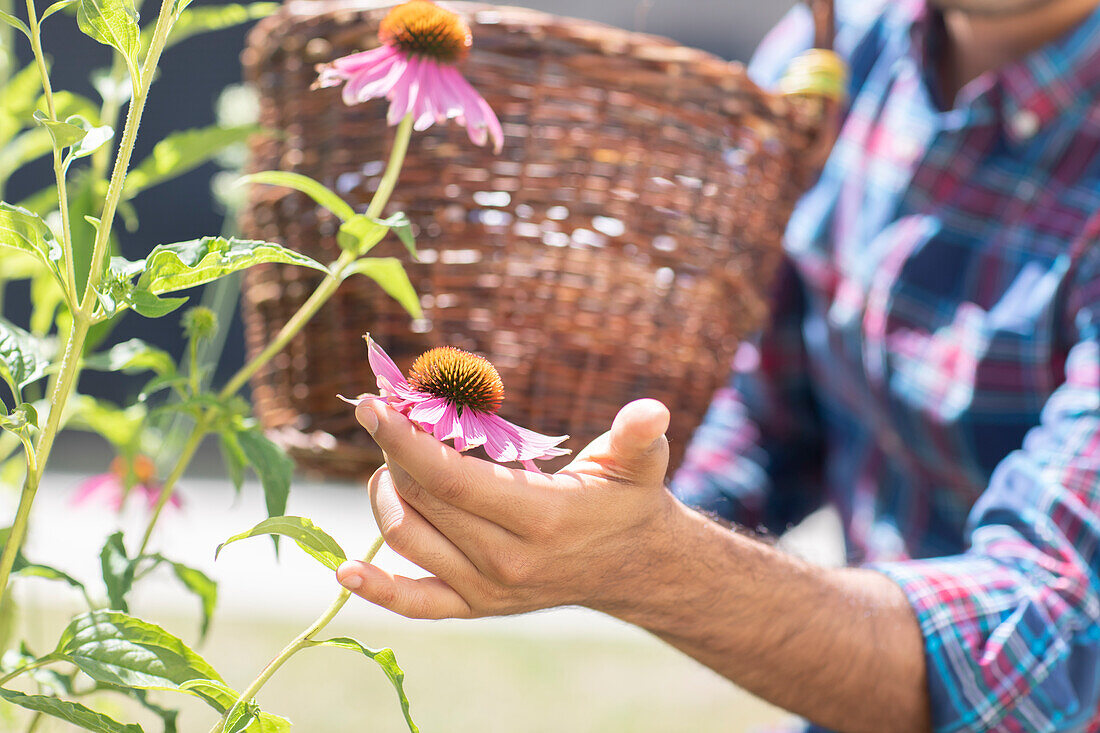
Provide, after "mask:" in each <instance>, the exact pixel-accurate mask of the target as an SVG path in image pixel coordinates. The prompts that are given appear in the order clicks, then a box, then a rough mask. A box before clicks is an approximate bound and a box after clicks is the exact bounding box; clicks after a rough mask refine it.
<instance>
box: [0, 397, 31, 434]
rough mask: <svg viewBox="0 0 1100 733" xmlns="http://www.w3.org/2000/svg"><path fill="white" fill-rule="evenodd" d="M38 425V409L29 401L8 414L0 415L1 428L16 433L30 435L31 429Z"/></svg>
mask: <svg viewBox="0 0 1100 733" xmlns="http://www.w3.org/2000/svg"><path fill="white" fill-rule="evenodd" d="M37 427H38V411H37V410H35V409H34V405H32V404H30V403H29V402H24V403H23V404H21V405H19V407H17V408H15V409H14V410H12V411H11V412H10V413H9V414H7V415H0V428H3V429H4V430H9V431H11V432H13V433H15V434H16V435H23V436H27V437H29V436H30V434H31V429H32V428H37Z"/></svg>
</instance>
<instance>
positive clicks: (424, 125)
mask: <svg viewBox="0 0 1100 733" xmlns="http://www.w3.org/2000/svg"><path fill="white" fill-rule="evenodd" d="M439 86H440V82H439V64H438V63H436V62H435V61H432V60H430V59H425V60H424V61H423V62H422V63H421V70H420V96H419V98H418V99H417V101H416V106H415V107H414V108H413V114H414V115H415V116H416V122H415V123H414V124H413V129H414V130H416V131H418V132H421V131H424V130H427V129H428V128H429V127H431V126H432V123H433V122H435V121H436V120H437V119H438V118H439V110H440V107H439V105H438V104H437V102H436V100H437V99H438V98H439V93H440V90H439Z"/></svg>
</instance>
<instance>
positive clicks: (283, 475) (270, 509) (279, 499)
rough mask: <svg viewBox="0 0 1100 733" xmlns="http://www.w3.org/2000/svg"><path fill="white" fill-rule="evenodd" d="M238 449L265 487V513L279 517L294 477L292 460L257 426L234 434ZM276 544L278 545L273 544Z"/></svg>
mask: <svg viewBox="0 0 1100 733" xmlns="http://www.w3.org/2000/svg"><path fill="white" fill-rule="evenodd" d="M237 442H238V443H239V444H240V446H241V452H242V453H244V456H245V459H246V460H247V461H248V463H249V465H251V466H252V470H254V471H255V472H256V475H257V476H258V477H259V478H260V485H261V486H263V489H264V503H265V504H266V505H267V516H269V517H278V516H281V515H282V514H283V513H284V512H286V501H287V497H288V496H289V495H290V481H291V479H293V478H294V461H292V460H291V459H290V458H289V457H288V456H287V454H286V453H285V452H284V451H283V449H282V448H280V447H279V446H277V445H275V444H274V443H272V442H271V441H270V440H268V439H267V438H266V437H264V434H263V433H262V432H261V431H260V429H259V428H253V429H252V430H244V431H242V432H240V433H238V434H237ZM276 547H278V545H277V544H276Z"/></svg>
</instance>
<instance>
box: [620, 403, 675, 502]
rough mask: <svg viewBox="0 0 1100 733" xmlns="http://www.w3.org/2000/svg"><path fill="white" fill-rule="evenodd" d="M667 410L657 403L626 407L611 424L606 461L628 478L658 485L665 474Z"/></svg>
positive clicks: (635, 404)
mask: <svg viewBox="0 0 1100 733" xmlns="http://www.w3.org/2000/svg"><path fill="white" fill-rule="evenodd" d="M669 419H670V415H669V412H668V408H667V407H665V406H664V405H663V404H661V403H660V402H658V401H657V400H650V399H645V400H635V401H634V402H631V403H629V404H628V405H626V406H625V407H623V409H621V410H619V414H618V415H616V416H615V421H614V422H613V423H612V424H611V436H610V445H609V448H610V458H611V459H612V460H614V462H615V463H616V464H617V465H618V467H619V468H620V469H621V470H623V471H625V472H626V473H628V474H629V475H630V477H631V478H633V479H636V480H642V481H655V482H657V483H662V482H663V481H664V477H665V471H667V470H668V439H667V438H665V431H666V430H668V422H669Z"/></svg>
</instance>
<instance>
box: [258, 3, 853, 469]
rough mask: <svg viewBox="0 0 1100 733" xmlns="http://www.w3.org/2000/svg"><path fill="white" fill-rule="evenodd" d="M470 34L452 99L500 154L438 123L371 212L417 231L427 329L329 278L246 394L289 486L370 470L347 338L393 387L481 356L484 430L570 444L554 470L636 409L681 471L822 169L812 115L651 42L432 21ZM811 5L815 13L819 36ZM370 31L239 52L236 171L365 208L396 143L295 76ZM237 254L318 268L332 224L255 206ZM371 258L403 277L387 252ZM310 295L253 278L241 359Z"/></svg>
mask: <svg viewBox="0 0 1100 733" xmlns="http://www.w3.org/2000/svg"><path fill="white" fill-rule="evenodd" d="M445 5H447V7H449V8H451V9H453V10H456V11H457V12H460V13H462V14H463V15H464V16H466V17H467V18H468V20H469V22H470V25H471V28H472V30H473V36H474V47H473V49H472V52H471V54H470V56H469V58H468V59H467V60H466V61H465V62H464V65H463V72H464V74H465V75H466V77H467V78H468V79H469V81H470V82H471V83H472V84H473V85H474V87H475V88H477V89H478V90H479V91H480V92H481V93H482V94H483V95H484V96H485V98H486V99H487V101H488V102H489V104H490V105H491V106H492V107H493V108H494V109H495V110H496V111H497V113H498V115H499V117H500V119H501V122H502V123H503V126H504V132H505V144H504V151H503V153H502V154H501V155H499V156H495V155H493V154H492V152H491V151H490V150H487V149H483V148H478V147H475V146H473V145H471V144H470V143H469V141H468V140H466V137H465V132H464V131H463V130H462V129H461V128H459V127H457V126H456V125H436V126H434V127H432V128H431V129H430V130H428V131H427V132H425V133H419V134H416V135H415V136H414V138H413V142H412V146H411V149H410V154H409V157H408V160H407V163H406V165H405V169H404V173H403V175H402V177H401V181H400V183H399V184H398V187H397V191H396V193H395V194H394V197H393V200H392V202H391V205H390V207H389V208H390V209H391V210H393V211H396V210H403V211H405V212H407V213H408V215H409V216H410V218H411V219H412V220H413V222H414V225H415V228H416V230H417V242H418V246H419V249H420V262H419V263H410V264H409V265H408V270H409V274H410V277H411V278H412V281H413V284H414V285H415V287H416V289H417V292H418V293H419V294H420V295H421V301H422V304H423V306H424V311H425V318H424V320H422V321H417V322H412V321H411V320H410V318H409V317H408V315H407V314H406V313H405V312H404V311H403V310H402V309H401V308H400V306H398V305H397V304H396V303H394V302H392V301H391V300H390V299H389V298H388V297H386V296H385V295H384V294H383V293H382V292H381V291H380V290H379V289H378V288H377V286H375V285H374V284H373V283H372V282H370V281H368V280H366V279H365V278H355V279H352V280H349V281H347V282H346V283H345V284H344V285H343V286H342V287H341V290H340V291H339V292H338V294H337V295H336V296H335V297H334V298H333V300H332V301H331V303H330V304H329V305H327V306H326V307H325V308H324V309H323V310H322V311H321V312H320V313H318V315H317V316H316V318H315V319H314V321H313V322H312V323H311V325H310V326H309V327H308V329H307V330H306V331H305V332H304V333H303V334H301V335H300V336H299V337H297V338H296V339H295V340H294V341H293V342H292V343H291V344H290V346H289V347H288V348H287V350H286V351H285V352H284V353H283V354H281V355H280V356H278V357H277V358H276V359H275V360H274V361H273V363H272V364H271V365H270V367H269V368H266V369H264V370H262V371H261V372H259V373H258V374H257V375H256V377H255V378H254V379H253V382H252V386H253V396H254V402H255V407H256V410H257V412H258V414H259V416H260V417H261V419H262V421H263V424H264V426H265V427H266V428H268V429H269V430H270V431H272V433H273V434H274V436H275V437H276V439H278V440H280V441H281V442H282V443H283V445H284V446H286V447H287V448H288V449H289V450H290V451H291V453H292V454H293V455H294V456H295V458H297V459H298V460H299V462H300V463H301V464H302V465H303V466H305V467H306V468H312V469H316V470H319V471H321V472H322V473H324V474H328V475H334V476H359V475H362V474H364V473H365V472H367V471H369V470H371V469H372V468H373V467H375V466H377V465H378V464H379V463H380V462H381V456H380V454H379V452H378V450H377V448H376V447H374V445H373V443H372V442H371V441H370V439H369V437H368V436H367V434H366V433H365V432H364V431H363V430H361V429H360V428H359V426H358V425H357V423H356V422H355V420H354V416H353V414H352V411H351V410H350V409H348V407H347V406H346V405H345V404H343V403H341V402H339V401H337V399H336V395H337V394H338V393H346V394H355V393H359V392H362V391H366V390H372V389H373V388H374V380H373V377H372V374H371V371H370V369H369V367H368V365H367V361H366V351H365V348H364V345H363V342H362V340H361V338H360V336H361V335H362V334H363V333H365V332H368V331H369V332H370V333H371V334H372V335H373V337H374V338H375V339H376V340H377V341H378V342H379V343H380V344H381V345H382V346H383V348H385V349H386V350H387V351H388V352H389V354H390V355H391V356H393V358H394V360H395V361H396V362H397V363H398V365H399V366H401V367H402V368H407V367H408V366H409V365H410V364H411V362H412V360H413V359H414V358H415V357H416V356H417V355H418V354H420V353H421V352H423V351H425V350H427V349H429V348H431V347H433V346H438V345H443V344H450V345H454V346H458V347H460V348H463V349H466V350H469V351H475V352H479V353H481V354H484V355H485V356H486V357H488V358H489V359H490V360H491V361H492V362H493V363H494V364H495V365H496V366H497V368H498V370H499V371H500V374H501V377H502V379H503V381H504V385H505V388H506V390H507V398H506V400H505V403H504V407H503V409H502V410H501V414H502V416H504V417H505V418H507V419H510V420H513V421H515V422H517V423H519V424H522V425H525V426H528V427H530V428H532V429H535V430H538V431H540V432H544V433H549V434H554V435H560V434H563V433H568V434H570V435H572V436H573V438H572V440H571V441H570V442H569V443H567V446H568V447H571V448H573V449H574V450H576V449H578V448H580V447H582V446H583V445H585V443H586V442H587V441H589V440H590V439H592V438H593V437H595V436H596V435H598V434H599V433H601V432H602V431H604V430H606V429H607V427H608V426H609V425H610V423H611V420H612V418H613V417H614V415H615V413H616V411H617V410H618V409H619V408H620V407H621V406H622V405H623V404H625V403H626V402H628V401H630V400H632V399H635V398H638V397H643V396H648V397H654V398H657V399H660V400H662V401H664V402H665V403H666V404H668V405H669V407H670V408H671V410H672V414H673V421H672V426H671V428H670V432H669V437H670V441H671V447H672V454H673V465H675V464H676V463H677V462H678V461H679V459H680V458H681V457H682V455H683V451H684V448H685V447H686V444H687V442H688V440H689V438H690V436H691V433H692V431H693V430H694V428H695V426H696V425H697V424H698V422H699V421H700V420H701V418H702V415H703V413H704V411H705V410H706V407H707V405H708V403H709V401H710V399H711V396H712V394H713V392H714V390H715V389H716V388H717V387H718V386H719V385H720V384H721V383H722V382H723V380H724V379H725V378H726V375H727V373H728V368H729V366H728V365H729V360H730V357H731V355H732V352H733V350H734V347H735V346H736V344H737V341H738V339H739V338H740V337H741V336H743V335H744V334H746V333H748V332H750V331H751V330H753V329H755V328H757V327H759V326H760V324H761V319H762V317H763V316H764V315H765V311H766V308H765V303H764V294H765V291H766V289H767V284H768V282H769V280H770V278H771V273H772V270H773V268H774V265H775V263H776V260H777V258H778V252H779V247H780V238H781V233H782V231H783V228H784V225H785V222H786V220H787V218H788V216H789V214H790V210H791V208H792V206H793V203H794V201H795V199H796V198H797V196H798V195H799V194H800V192H801V190H802V186H803V184H804V183H805V182H807V180H808V176H812V175H814V174H815V173H816V171H815V170H813V168H814V162H815V159H816V158H818V157H820V156H818V155H816V154H814V151H819V150H821V149H823V147H824V146H823V144H822V142H821V141H822V138H823V133H822V131H823V129H825V127H826V126H825V125H823V121H824V120H825V115H826V108H827V107H828V106H829V105H827V104H824V103H823V102H822V101H821V100H820V99H810V98H801V99H800V101H793V102H792V101H791V100H789V99H785V98H781V97H778V96H773V95H771V94H768V93H765V92H763V91H762V90H760V89H759V88H758V87H756V86H755V85H754V84H753V83H752V82H751V81H749V79H748V78H747V76H746V75H745V72H744V69H743V67H742V66H741V65H739V64H731V63H727V62H725V61H722V60H721V59H719V58H717V57H714V56H711V55H709V54H706V53H703V52H701V51H698V50H695V49H690V48H685V47H682V46H679V45H676V44H675V43H673V42H671V41H669V40H666V39H662V38H657V37H654V36H649V35H642V34H638V33H630V32H626V31H622V30H619V29H615V28H611V27H608V26H605V25H601V24H597V23H592V22H587V21H582V20H575V19H567V18H559V17H554V16H551V15H547V14H544V13H540V12H535V11H532V10H527V9H522V8H511V7H497V6H489V5H482V4H472V3H445ZM831 5H832V4H831V3H822V4H821V5H820V6H819V9H821V8H823V9H824V11H823V12H818V13H817V14H816V15H817V17H818V19H819V26H820V27H819V39H824V38H827V37H828V34H829V32H830V31H829V23H831V12H832V11H831ZM384 14H385V11H384V10H378V9H371V8H364V7H362V6H357V5H355V4H352V3H348V2H340V3H332V2H325V1H316V0H314V1H311V2H291V3H289V4H287V5H286V6H285V7H284V8H283V9H282V10H281V11H280V12H279V13H277V14H276V15H274V16H272V17H269V18H267V19H266V20H264V21H262V22H261V23H260V24H258V25H257V27H256V28H255V29H254V30H253V31H252V33H251V35H250V38H249V44H248V48H247V50H246V51H245V55H244V62H245V66H246V73H247V77H248V78H249V79H250V80H251V81H252V82H253V83H254V84H255V85H256V86H257V87H258V89H259V93H260V97H261V109H262V111H261V123H262V124H263V125H264V126H266V127H268V128H271V129H275V130H278V131H280V132H281V133H282V134H281V135H279V136H277V137H270V138H267V139H264V140H262V141H259V142H257V143H256V144H254V145H253V148H252V162H251V167H252V168H253V169H255V170H264V169H276V168H277V169H282V170H291V171H298V172H301V173H304V174H306V175H309V176H312V177H314V178H316V179H318V180H320V181H322V182H323V183H325V184H326V185H328V186H330V187H332V188H333V189H334V190H336V191H337V192H339V193H340V194H341V195H342V196H343V197H345V198H346V199H347V200H348V201H349V202H351V203H352V204H353V206H355V207H356V209H357V210H363V209H364V208H365V206H366V203H367V202H368V200H369V198H370V196H371V193H372V191H373V190H374V188H375V187H376V186H377V184H378V181H379V178H380V174H381V171H382V167H383V161H384V156H385V155H386V154H387V152H388V150H389V144H390V141H391V140H392V132H393V131H392V129H391V128H388V127H386V125H385V123H384V117H385V111H386V106H385V104H384V103H367V104H363V105H359V106H356V107H350V108H349V107H346V106H344V104H343V103H342V102H341V100H340V96H339V90H337V89H324V90H318V91H310V84H311V83H312V82H313V81H314V78H315V72H314V65H315V64H316V63H319V62H326V61H330V60H332V59H333V58H336V57H338V56H343V55H345V54H348V53H351V52H354V51H357V50H362V49H364V48H366V47H368V46H371V45H374V43H376V42H375V40H374V38H375V32H376V30H377V26H378V22H379V21H380V20H381V18H382V17H383V16H384ZM241 223H242V228H243V230H244V233H245V234H246V235H247V236H250V237H256V238H263V239H269V240H274V241H280V242H283V243H285V244H287V245H288V246H290V247H292V248H294V249H297V250H299V251H302V252H305V253H307V254H309V255H312V256H314V257H316V258H318V259H321V260H322V261H329V260H331V259H334V258H335V257H336V256H337V254H338V248H337V244H336V238H335V234H336V229H337V225H338V222H337V221H336V220H335V219H334V217H332V216H330V215H329V214H328V213H327V212H325V211H323V210H321V209H319V208H317V207H316V206H314V205H313V203H312V202H311V201H310V200H309V199H307V198H305V197H304V196H302V195H300V194H296V193H289V192H287V191H286V190H284V189H276V188H272V187H266V186H256V187H253V191H252V193H251V200H250V204H249V206H248V207H247V209H246V211H245V212H244V214H243V216H242V221H241ZM375 253H376V254H378V255H380V256H381V255H387V254H393V255H398V256H402V255H401V253H402V250H401V248H400V246H399V245H397V244H395V243H394V242H388V243H386V244H384V245H380V246H379V247H378V248H377V249H376V250H375ZM316 282H317V274H316V273H314V272H312V271H310V270H306V269H301V268H292V267H276V266H264V267H257V268H254V269H252V270H251V271H249V274H248V276H247V278H246V280H245V288H244V305H243V307H244V315H245V321H246V333H247V341H248V348H249V351H250V352H251V353H256V352H257V351H258V350H259V349H260V348H262V347H263V345H264V344H266V343H268V342H269V341H270V340H271V339H272V337H273V336H274V334H275V333H276V331H277V330H278V329H279V328H280V327H281V326H282V325H283V324H284V323H285V322H286V320H287V319H288V318H289V317H290V315H291V314H292V313H294V311H295V310H296V309H297V308H298V307H299V306H300V305H301V304H302V303H303V302H304V301H305V299H306V298H307V297H308V295H309V294H310V292H311V291H312V289H313V287H314V285H315V284H316Z"/></svg>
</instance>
